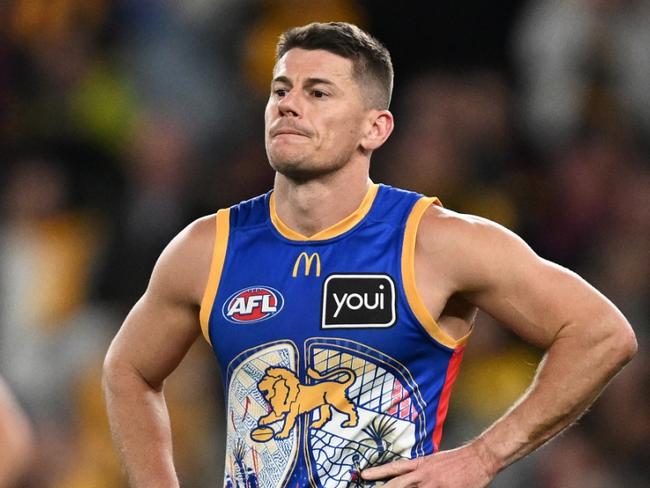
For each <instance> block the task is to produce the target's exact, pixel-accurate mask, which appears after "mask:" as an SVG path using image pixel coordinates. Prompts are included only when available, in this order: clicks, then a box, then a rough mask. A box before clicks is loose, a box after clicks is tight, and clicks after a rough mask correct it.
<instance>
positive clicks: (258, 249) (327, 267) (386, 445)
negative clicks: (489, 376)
mask: <svg viewBox="0 0 650 488" xmlns="http://www.w3.org/2000/svg"><path fill="white" fill-rule="evenodd" d="M433 204H438V201H437V200H436V199H434V198H426V197H423V196H421V195H418V194H416V193H411V192H407V191H403V190H399V189H395V188H392V187H389V186H385V185H372V186H371V187H370V189H369V191H368V193H367V195H366V196H365V198H364V200H363V202H362V203H361V205H360V207H359V208H358V209H357V210H356V211H355V212H354V213H353V214H351V215H350V216H348V217H347V218H345V219H344V220H342V221H340V222H339V223H337V224H336V225H334V226H332V227H330V228H328V229H326V230H324V231H322V232H319V233H318V234H316V235H314V236H312V237H310V238H307V237H304V236H302V235H300V234H298V233H296V232H295V231H293V230H291V229H290V228H288V227H287V226H286V225H285V224H284V223H283V222H282V221H281V220H280V219H279V218H278V216H277V214H276V212H275V202H274V196H273V193H271V192H270V193H267V194H266V195H262V196H259V197H257V198H254V199H252V200H248V201H245V202H242V203H240V204H239V205H235V206H233V207H231V208H230V209H225V210H220V211H219V212H217V215H216V236H217V237H216V242H215V247H214V254H213V258H212V265H211V270H210V277H209V280H208V285H207V287H206V291H205V295H204V298H203V302H202V304H201V326H202V328H203V332H204V335H205V336H206V339H207V340H208V341H209V342H210V344H211V345H212V347H213V349H214V352H215V354H216V356H217V359H218V361H219V364H220V365H221V371H222V374H223V383H224V386H225V398H226V410H227V447H226V462H225V470H226V473H225V480H226V481H225V482H226V484H230V485H231V486H237V485H239V486H260V487H269V488H271V487H278V488H280V487H289V488H294V487H309V486H313V487H321V486H322V487H327V488H340V487H345V486H372V485H373V484H376V483H372V482H364V481H363V480H361V479H360V477H359V472H360V470H361V469H363V468H365V467H369V466H373V465H378V464H384V463H387V462H390V461H394V460H397V459H401V458H414V457H418V456H423V455H426V454H431V453H433V452H434V451H436V450H437V449H438V447H439V443H440V438H441V435H442V424H443V422H444V419H445V416H446V413H447V406H448V401H449V393H450V390H451V385H452V384H453V382H454V379H455V378H456V374H457V372H458V366H459V363H460V359H461V357H462V352H463V349H464V344H465V338H464V339H461V340H459V341H456V340H453V339H452V338H451V337H449V336H448V335H446V334H445V333H444V332H443V331H442V330H441V329H440V328H439V327H438V325H437V323H436V321H435V320H434V319H433V317H432V316H431V314H430V313H429V312H428V310H427V309H426V307H425V306H424V304H423V302H422V299H421V298H420V296H419V294H418V292H417V290H416V287H415V277H414V264H413V263H414V253H415V236H416V232H417V227H418V223H419V221H420V219H421V217H422V215H423V213H424V212H425V210H426V209H427V208H428V207H429V206H431V205H433Z"/></svg>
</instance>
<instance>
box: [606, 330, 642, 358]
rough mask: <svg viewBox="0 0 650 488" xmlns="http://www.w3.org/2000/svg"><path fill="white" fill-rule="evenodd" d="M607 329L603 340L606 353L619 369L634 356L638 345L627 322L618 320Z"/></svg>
mask: <svg viewBox="0 0 650 488" xmlns="http://www.w3.org/2000/svg"><path fill="white" fill-rule="evenodd" d="M608 329H609V330H608V333H607V335H606V340H605V343H606V344H607V351H608V354H609V355H610V357H611V358H612V360H613V361H615V363H616V364H617V366H618V368H619V369H620V368H622V367H623V366H625V365H626V364H627V363H629V362H630V361H631V360H632V358H633V357H634V356H635V355H636V353H637V351H638V349H639V345H638V343H637V340H636V335H635V334H634V331H633V330H632V327H631V326H630V324H629V323H628V322H627V320H625V319H623V318H620V319H619V320H616V321H613V323H612V325H611V326H610V327H609V328H608Z"/></svg>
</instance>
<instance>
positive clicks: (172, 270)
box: [148, 214, 216, 304]
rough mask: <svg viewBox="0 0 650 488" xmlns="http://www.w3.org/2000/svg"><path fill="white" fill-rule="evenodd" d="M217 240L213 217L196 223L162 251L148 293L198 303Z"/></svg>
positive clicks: (186, 228) (208, 216) (212, 215)
mask: <svg viewBox="0 0 650 488" xmlns="http://www.w3.org/2000/svg"><path fill="white" fill-rule="evenodd" d="M215 239H216V214H211V215H207V216H205V217H201V218H199V219H196V220H195V221H193V222H192V223H190V224H189V225H187V227H185V228H184V229H183V230H182V231H181V232H179V233H178V234H177V235H176V236H175V237H174V238H173V239H172V240H171V241H170V242H169V244H168V245H167V246H166V247H165V249H164V250H163V252H162V253H161V255H160V257H159V258H158V261H157V263H156V265H155V267H154V270H153V273H152V276H151V280H150V283H149V289H148V291H152V292H155V293H158V294H164V295H168V296H169V297H170V298H171V297H174V298H176V299H179V300H183V301H189V302H192V303H195V304H198V303H200V300H201V297H202V295H203V291H204V288H205V284H206V282H207V277H208V274H209V271H210V264H211V260H212V252H213V248H214V243H215Z"/></svg>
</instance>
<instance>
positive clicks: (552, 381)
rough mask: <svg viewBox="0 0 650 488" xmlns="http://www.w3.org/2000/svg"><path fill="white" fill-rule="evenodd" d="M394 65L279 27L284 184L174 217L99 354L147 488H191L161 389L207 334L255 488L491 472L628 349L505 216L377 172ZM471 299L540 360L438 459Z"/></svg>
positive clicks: (343, 33)
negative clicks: (520, 385) (465, 208)
mask: <svg viewBox="0 0 650 488" xmlns="http://www.w3.org/2000/svg"><path fill="white" fill-rule="evenodd" d="M392 76H393V73H392V65H391V61H390V56H389V54H388V52H387V51H386V49H385V48H384V47H383V46H381V44H379V43H378V42H377V41H376V40H375V39H373V38H372V37H370V36H369V35H368V34H366V33H364V32H363V31H361V30H360V29H358V28H357V27H355V26H352V25H349V24H343V23H330V24H311V25H309V26H305V27H302V28H296V29H292V30H290V31H288V32H286V33H285V34H284V35H283V37H282V38H281V40H280V43H279V45H278V53H277V62H276V65H275V69H274V73H273V81H272V83H271V94H270V97H269V101H268V104H267V107H266V112H265V125H266V129H265V132H266V149H267V155H268V158H269V161H270V164H271V166H272V167H273V168H274V169H275V170H276V179H275V184H274V189H273V192H270V193H269V194H267V195H262V196H260V197H257V198H255V199H252V200H249V201H247V202H242V203H241V204H239V205H236V206H234V207H231V208H230V209H227V210H220V211H219V212H218V213H217V214H216V216H209V217H205V218H202V219H199V220H198V221H196V222H194V223H193V224H191V225H190V226H189V227H187V228H186V229H185V230H184V231H183V232H181V233H180V234H179V235H178V236H177V237H176V238H175V239H174V240H173V241H172V242H171V243H170V245H169V246H168V247H167V248H166V249H165V251H164V252H163V253H162V255H161V257H160V259H159V261H158V263H157V264H156V266H155V268H154V271H153V275H152V278H151V281H150V284H149V286H148V288H147V291H146V292H145V294H144V296H143V297H142V298H141V299H140V301H139V302H138V303H137V304H136V305H135V307H134V309H133V310H132V311H131V313H130V314H129V316H128V317H127V319H126V321H125V323H124V325H123V326H122V329H121V330H120V332H119V333H118V334H117V336H116V338H115V340H114V342H113V344H112V345H111V347H110V350H109V352H108V355H107V358H106V363H105V372H104V383H105V392H106V398H107V405H108V411H109V415H110V420H111V425H112V429H113V433H114V437H115V442H116V444H117V446H118V448H119V451H120V454H121V457H122V460H123V462H124V464H125V466H126V470H127V472H128V473H129V477H130V480H131V483H132V484H133V486H137V487H144V486H152V487H153V486H155V487H174V486H178V480H177V478H176V475H175V474H174V466H173V460H172V445H171V438H170V428H169V417H168V414H167V410H166V407H165V402H164V396H163V383H164V380H165V378H166V377H167V376H168V375H169V374H170V373H171V372H172V371H173V370H174V368H176V366H177V365H178V364H179V363H180V361H181V360H182V359H183V356H184V354H185V353H186V352H187V350H188V348H189V347H190V345H191V344H192V343H193V342H194V340H195V339H196V338H197V336H198V335H199V333H200V330H203V333H204V335H205V337H206V339H207V340H208V342H210V343H211V345H212V347H213V348H214V350H215V353H216V355H217V357H218V360H219V361H220V363H221V369H222V372H223V373H222V374H223V376H224V378H223V379H224V385H225V395H226V399H227V407H226V408H227V411H228V412H227V429H228V432H227V446H226V456H227V459H226V475H227V477H228V479H231V480H233V481H236V483H235V484H239V483H241V484H242V485H245V483H246V473H247V472H250V471H249V470H252V471H254V473H255V476H256V480H257V483H259V485H260V486H292V487H293V486H310V485H311V486H325V485H334V484H336V485H337V486H340V484H341V483H343V484H348V483H351V482H359V481H361V482H363V483H364V484H365V485H366V486H373V485H374V484H376V483H377V482H378V480H381V482H387V484H386V486H391V487H400V486H441V487H442V486H444V487H482V486H486V485H487V484H488V483H489V482H490V480H492V479H493V478H494V476H495V475H496V474H497V473H498V472H499V471H500V470H502V469H504V468H505V467H507V466H508V465H510V464H511V463H512V462H514V461H516V460H517V459H519V458H521V457H522V456H524V455H526V454H527V453H529V452H531V451H532V450H534V449H535V448H536V447H538V446H539V445H541V444H542V443H544V442H545V441H547V440H548V439H550V438H551V437H553V436H554V435H555V434H557V433H558V432H560V431H561V430H562V429H564V428H565V427H567V426H568V425H569V424H571V423H572V422H573V421H574V420H575V419H576V418H577V417H578V416H579V415H580V414H581V413H582V412H583V411H584V410H585V409H586V408H587V406H588V405H589V404H590V403H591V402H592V401H593V400H594V399H595V398H596V396H597V395H598V394H599V393H600V391H601V390H602V389H603V387H604V386H605V385H606V383H607V382H608V380H609V379H610V378H611V377H612V376H614V375H615V374H616V373H617V372H618V371H619V370H620V369H621V368H622V367H623V365H624V364H625V363H627V362H628V361H629V360H630V358H631V357H632V356H633V355H634V353H635V351H636V342H635V338H634V334H633V332H632V330H631V328H630V326H629V324H628V323H627V322H626V320H625V319H624V317H623V316H622V315H621V314H620V313H619V311H618V310H617V309H616V308H615V307H614V306H613V305H612V304H611V303H610V302H609V301H608V300H607V299H606V298H604V297H603V296H602V295H601V294H599V293H598V292H597V291H596V290H594V289H593V288H591V287H590V286H589V285H588V284H587V283H585V282H584V281H583V280H582V279H580V278H579V277H578V276H576V275H575V274H573V273H571V272H569V271H567V270H565V269H563V268H561V267H559V266H557V265H555V264H552V263H549V262H547V261H544V260H543V259H541V258H539V257H538V256H536V255H535V254H534V253H533V252H532V251H531V250H530V249H529V247H528V246H527V245H526V244H525V243H524V242H522V241H521V240H520V239H519V238H518V237H516V236H515V235H513V234H512V233H510V232H509V231H507V230H505V229H503V228H501V227H499V226H498V225H496V224H494V223H491V222H489V221H486V220H484V219H480V218H477V217H471V216H465V215H459V214H456V213H454V212H451V211H449V210H445V209H443V208H442V207H441V206H440V205H439V204H438V202H437V200H436V199H432V198H426V197H422V196H420V195H415V194H413V193H410V192H405V191H402V190H397V189H394V188H390V187H386V186H383V185H375V184H373V183H372V182H371V181H370V180H369V178H368V173H369V164H370V157H371V154H372V152H373V151H374V150H376V149H378V148H379V147H380V146H381V145H382V144H383V143H384V142H385V141H386V139H387V138H388V137H389V135H390V134H391V132H392V129H393V116H392V115H391V113H390V112H389V111H388V106H389V103H390V97H391V90H392ZM215 227H216V232H215ZM477 307H479V308H481V309H483V310H485V311H486V312H487V313H489V314H491V315H493V316H494V317H496V318H497V319H498V320H499V321H501V322H503V323H504V324H506V325H507V326H508V327H510V328H511V329H512V330H513V331H514V332H515V333H517V334H518V335H519V336H521V337H522V338H523V339H525V340H527V341H529V342H531V343H533V344H536V345H538V346H540V347H543V348H545V349H546V355H545V358H544V361H543V362H542V364H541V365H540V367H539V370H538V373H537V376H536V378H535V381H534V383H533V385H532V386H531V388H530V389H529V391H528V392H527V393H526V394H525V395H524V397H523V398H522V399H521V400H520V401H519V402H517V404H516V405H514V406H513V407H512V409H510V411H509V412H507V413H506V414H505V415H504V416H503V417H502V418H501V419H500V420H499V421H497V422H496V423H495V424H494V425H492V426H491V427H490V428H488V429H487V430H486V431H485V432H484V433H483V434H481V435H480V436H479V437H477V438H476V439H474V440H472V441H471V442H469V443H467V444H466V445H464V446H462V447H459V448H457V449H454V450H450V451H444V452H439V451H438V448H439V445H440V438H441V433H442V423H443V421H444V418H445V415H446V411H447V406H448V399H449V393H450V388H451V385H452V384H453V381H454V379H455V377H456V373H457V371H458V366H459V362H460V359H461V357H462V352H463V349H464V344H465V341H466V339H467V336H468V335H469V333H470V330H471V327H472V321H473V319H474V315H475V312H476V308H477ZM199 322H200V324H201V327H199V325H198V324H199ZM486 400H487V399H486ZM359 469H361V470H362V471H361V477H362V480H359V479H358V474H357V473H358V471H359ZM354 476H356V478H355V480H352V477H354Z"/></svg>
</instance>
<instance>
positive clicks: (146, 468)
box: [104, 368, 179, 488]
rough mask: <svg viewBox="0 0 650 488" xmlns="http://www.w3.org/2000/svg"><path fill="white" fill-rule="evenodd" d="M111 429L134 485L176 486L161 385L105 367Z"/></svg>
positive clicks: (168, 422) (158, 487)
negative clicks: (148, 382) (153, 384)
mask: <svg viewBox="0 0 650 488" xmlns="http://www.w3.org/2000/svg"><path fill="white" fill-rule="evenodd" d="M104 392H105V396H106V406H107V410H108V416H109V422H110V426H111V432H112V434H113V439H114V443H115V445H116V447H117V449H118V452H119V455H120V458H121V460H122V463H123V465H124V467H125V469H126V472H127V474H128V477H129V481H130V485H131V486H132V487H134V488H149V487H151V488H176V487H178V486H179V483H178V478H177V476H176V473H175V469H174V462H173V454H172V438H171V426H170V420H169V413H168V411H167V406H166V403H165V398H164V395H163V392H162V389H155V388H152V387H151V386H150V385H149V384H147V382H146V381H144V380H143V379H142V378H141V377H140V376H139V375H138V374H137V373H136V372H133V371H129V370H121V371H120V370H119V369H117V368H105V372H104Z"/></svg>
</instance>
